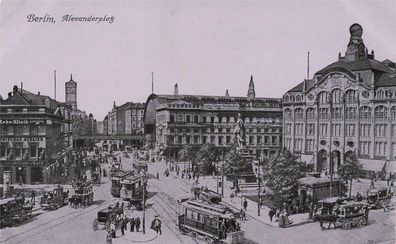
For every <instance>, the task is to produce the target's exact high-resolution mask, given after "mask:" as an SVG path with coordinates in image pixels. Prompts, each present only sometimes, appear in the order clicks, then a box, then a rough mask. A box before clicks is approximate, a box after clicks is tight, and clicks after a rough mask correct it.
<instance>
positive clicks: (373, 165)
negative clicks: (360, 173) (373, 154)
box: [359, 159, 386, 172]
mask: <svg viewBox="0 0 396 244" xmlns="http://www.w3.org/2000/svg"><path fill="white" fill-rule="evenodd" d="M359 162H360V163H361V164H362V165H363V170H366V171H375V172H381V171H382V169H383V168H384V166H385V162H386V160H375V159H359Z"/></svg>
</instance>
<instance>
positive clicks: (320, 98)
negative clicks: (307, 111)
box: [318, 91, 329, 104]
mask: <svg viewBox="0 0 396 244" xmlns="http://www.w3.org/2000/svg"><path fill="white" fill-rule="evenodd" d="M328 94H329V93H328V92H327V91H321V92H319V94H318V101H319V103H322V104H323V103H327V96H328Z"/></svg>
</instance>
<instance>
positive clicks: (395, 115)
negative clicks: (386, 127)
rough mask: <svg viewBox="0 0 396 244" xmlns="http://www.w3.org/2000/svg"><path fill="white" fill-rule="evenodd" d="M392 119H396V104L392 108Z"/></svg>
mask: <svg viewBox="0 0 396 244" xmlns="http://www.w3.org/2000/svg"><path fill="white" fill-rule="evenodd" d="M391 120H393V121H394V120H396V106H393V107H392V108H391Z"/></svg>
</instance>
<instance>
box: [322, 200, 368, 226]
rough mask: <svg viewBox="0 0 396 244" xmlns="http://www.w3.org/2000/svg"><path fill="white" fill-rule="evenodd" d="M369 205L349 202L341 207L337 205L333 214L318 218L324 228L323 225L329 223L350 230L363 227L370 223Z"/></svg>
mask: <svg viewBox="0 0 396 244" xmlns="http://www.w3.org/2000/svg"><path fill="white" fill-rule="evenodd" d="M368 207H369V206H368V204H366V203H361V202H348V203H345V204H341V205H336V206H335V207H334V208H333V212H331V213H326V214H322V215H320V216H318V221H319V222H320V224H321V227H322V228H323V223H326V222H327V223H329V226H328V228H330V226H331V224H334V226H335V227H341V228H342V229H344V230H348V229H350V228H352V227H354V226H357V227H362V226H365V225H367V222H368V212H369V209H368Z"/></svg>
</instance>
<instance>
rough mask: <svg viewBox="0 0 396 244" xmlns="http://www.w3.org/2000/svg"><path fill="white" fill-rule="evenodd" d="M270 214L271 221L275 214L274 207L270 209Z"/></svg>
mask: <svg viewBox="0 0 396 244" xmlns="http://www.w3.org/2000/svg"><path fill="white" fill-rule="evenodd" d="M268 215H269V218H270V221H271V222H272V218H273V217H274V215H275V211H274V209H273V208H271V209H270V211H269V212H268Z"/></svg>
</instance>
